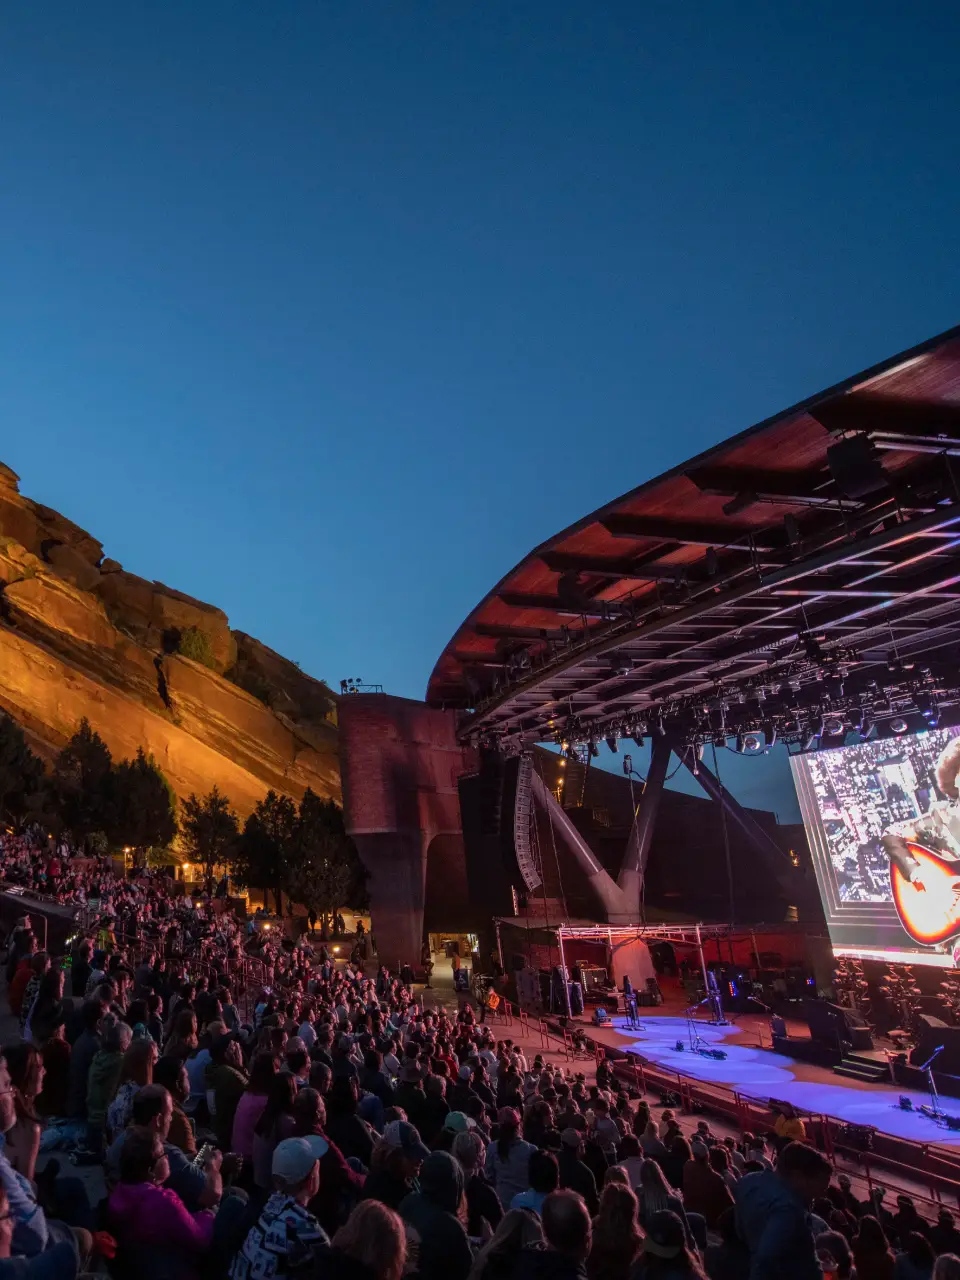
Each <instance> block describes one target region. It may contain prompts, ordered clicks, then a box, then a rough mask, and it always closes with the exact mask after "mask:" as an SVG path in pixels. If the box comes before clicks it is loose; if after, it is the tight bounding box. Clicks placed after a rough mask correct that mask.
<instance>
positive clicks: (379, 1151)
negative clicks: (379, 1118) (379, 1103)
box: [363, 1120, 430, 1210]
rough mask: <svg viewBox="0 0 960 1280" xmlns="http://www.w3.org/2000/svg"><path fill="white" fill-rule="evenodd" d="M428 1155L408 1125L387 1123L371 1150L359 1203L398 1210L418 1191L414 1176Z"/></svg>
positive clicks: (411, 1127) (400, 1122) (395, 1122)
mask: <svg viewBox="0 0 960 1280" xmlns="http://www.w3.org/2000/svg"><path fill="white" fill-rule="evenodd" d="M429 1154H430V1152H429V1150H428V1149H427V1148H426V1147H425V1146H424V1144H423V1143H422V1142H421V1140H420V1134H419V1133H418V1132H417V1130H416V1129H415V1128H414V1127H413V1125H412V1124H409V1123H408V1122H407V1121H406V1120H391V1121H390V1123H389V1124H388V1125H387V1126H386V1128H385V1129H384V1131H383V1137H382V1138H381V1139H380V1141H379V1142H378V1143H377V1145H376V1146H375V1147H374V1149H373V1156H372V1158H371V1161H370V1172H369V1173H368V1174H367V1180H366V1183H365V1184H364V1188H363V1199H364V1200H379V1201H380V1203H381V1204H385V1205H386V1206H387V1208H388V1209H394V1210H396V1209H399V1208H400V1204H401V1202H402V1201H403V1200H404V1199H406V1197H407V1196H408V1195H409V1194H410V1193H411V1192H412V1191H417V1190H419V1184H418V1182H417V1175H418V1174H419V1172H420V1166H421V1165H422V1164H423V1162H424V1160H426V1158H427V1156H428V1155H429Z"/></svg>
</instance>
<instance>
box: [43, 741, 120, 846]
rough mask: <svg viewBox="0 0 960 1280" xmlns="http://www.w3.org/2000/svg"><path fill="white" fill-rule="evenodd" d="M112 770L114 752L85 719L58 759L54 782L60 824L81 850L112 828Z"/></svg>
mask: <svg viewBox="0 0 960 1280" xmlns="http://www.w3.org/2000/svg"><path fill="white" fill-rule="evenodd" d="M112 766H113V758H112V756H111V755H110V749H109V748H108V746H107V744H106V743H105V742H104V740H103V739H102V738H101V737H100V735H99V734H98V733H95V732H94V730H93V729H91V727H90V722H89V721H88V720H87V719H86V718H84V719H83V720H81V721H80V727H79V729H78V730H77V732H76V733H75V734H74V735H73V737H72V738H71V739H70V741H69V742H68V743H67V745H66V746H65V747H64V748H63V750H62V751H61V752H60V754H59V756H57V760H56V763H55V764H54V767H53V778H52V789H53V794H54V797H55V802H56V806H57V810H58V812H59V815H60V821H61V823H62V825H63V827H64V828H65V829H66V830H67V831H69V832H70V834H71V835H72V836H73V838H74V840H75V842H76V843H77V845H78V846H79V847H81V848H87V847H89V840H90V837H91V836H92V835H93V833H94V832H95V831H107V830H109V828H110V826H111V825H112V817H113V795H112V785H111V783H112V777H111V774H112Z"/></svg>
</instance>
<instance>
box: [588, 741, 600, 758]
mask: <svg viewBox="0 0 960 1280" xmlns="http://www.w3.org/2000/svg"><path fill="white" fill-rule="evenodd" d="M589 745H590V754H591V755H592V756H598V755H599V754H600V748H599V747H598V746H597V744H596V743H595V742H594V741H593V739H592V738H591V739H590V744H589Z"/></svg>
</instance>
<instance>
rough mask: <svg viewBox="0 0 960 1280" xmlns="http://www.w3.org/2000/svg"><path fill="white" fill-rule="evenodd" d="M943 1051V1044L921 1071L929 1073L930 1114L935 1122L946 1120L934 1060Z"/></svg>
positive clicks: (935, 1050) (939, 1045)
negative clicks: (935, 1077) (934, 1075)
mask: <svg viewBox="0 0 960 1280" xmlns="http://www.w3.org/2000/svg"><path fill="white" fill-rule="evenodd" d="M943 1050H944V1046H943V1045H942V1044H938V1045H937V1047H936V1049H934V1051H933V1053H931V1055H930V1057H929V1058H928V1059H927V1060H926V1062H925V1063H924V1064H923V1066H922V1067H921V1068H920V1070H921V1071H925V1072H926V1073H927V1084H928V1086H929V1088H930V1114H931V1117H932V1119H934V1120H942V1119H944V1114H943V1112H942V1111H941V1110H940V1095H939V1094H938V1093H937V1083H936V1081H935V1080H934V1078H933V1063H934V1060H935V1059H936V1058H938V1057H939V1056H940V1054H941V1053H943Z"/></svg>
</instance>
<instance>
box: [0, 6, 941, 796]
mask: <svg viewBox="0 0 960 1280" xmlns="http://www.w3.org/2000/svg"><path fill="white" fill-rule="evenodd" d="M958 37H960V11H958V10H957V8H956V6H953V5H948V4H946V3H934V4H931V5H918V6H908V5H904V4H901V3H888V2H886V0H873V2H872V3H857V2H856V0H851V2H850V3H847V4H844V5H836V4H826V3H817V2H815V0H814V2H812V3H811V2H807V3H802V4H801V3H790V2H789V0H781V2H779V3H777V4H775V5H770V4H768V3H762V4H761V3H753V2H751V0H743V2H742V3H740V2H738V3H737V4H724V3H717V2H716V0H710V2H707V0H688V3H685V4H677V3H675V2H673V3H666V2H665V3H657V2H655V0H654V2H650V3H647V2H641V0H631V2H630V3H617V0H608V2H607V3H605V4H584V3H576V4H574V3H565V0H550V2H549V3H547V2H543V3H540V2H538V0H528V2H527V3H524V4H519V5H509V4H507V3H505V2H500V0H474V2H473V3H469V2H467V0H442V2H439V0H438V2H437V3H431V2H430V0H403V2H401V3H394V4H389V5H388V4H381V3H370V4H361V3H358V2H357V0H346V2H344V0H338V2H337V3H332V2H329V3H324V2H322V0H269V3H268V2H267V0H247V2H245V3H242V4H240V3H236V0H232V2H231V3H221V2H220V0H202V3H199V4H198V3H196V0H184V2H180V0H164V3H163V4H151V5H148V4H145V3H139V2H137V0H134V2H132V3H131V0H124V2H123V3H121V2H120V0H86V2H85V3H83V4H76V3H70V4H68V3H65V2H63V0H46V3H44V4H40V5H19V6H15V5H7V6H4V8H3V12H2V14H0V157H2V163H3V171H4V181H3V183H2V184H0V290H2V300H3V301H2V305H0V351H2V360H0V421H2V422H3V426H4V430H3V435H2V442H0V458H2V460H4V461H5V462H7V463H8V464H10V465H11V466H13V467H14V468H15V469H16V470H17V471H18V472H19V473H20V474H21V476H22V478H23V488H24V491H25V492H27V493H29V494H30V495H32V496H35V497H37V498H40V499H42V500H43V501H44V502H46V503H48V504H50V505H52V506H55V507H57V508H59V509H60V510H62V511H64V512H65V513H67V514H69V515H70V516H71V517H72V518H73V519H75V520H76V521H77V522H78V523H80V524H82V525H84V526H86V527H88V528H89V529H90V530H91V531H93V532H94V533H95V534H96V535H97V536H98V537H99V538H101V539H102V541H103V542H104V545H105V547H106V550H107V553H108V554H109V555H111V556H113V557H114V558H116V559H118V560H120V561H122V562H123V564H124V565H125V567H127V568H128V569H130V570H132V571H134V572H136V573H140V574H143V575H145V576H147V577H150V578H157V579H160V580H162V581H164V582H167V583H169V584H171V585H175V586H176V587H178V588H180V589H181V590H184V591H187V592H190V593H192V594H194V595H197V596H199V597H201V598H203V599H206V600H210V601H212V602H214V603H216V604H218V605H220V606H221V607H222V608H224V609H225V610H226V611H227V612H228V613H229V615H230V618H231V621H232V623H233V625H234V626H236V627H240V628H242V629H244V630H247V631H250V632H252V633H253V634H255V635H257V636H258V637H260V638H261V639H262V640H264V641H265V642H266V643H268V644H270V645H272V646H274V647H275V648H277V649H278V650H280V651H281V652H282V653H284V654H286V655H287V656H289V657H291V658H294V659H296V660H297V661H299V662H300V663H301V664H302V666H303V667H304V669H306V670H308V671H310V672H312V673H313V674H315V675H319V676H324V677H325V678H326V679H327V680H328V681H329V682H330V683H331V684H334V685H335V684H336V682H337V681H338V680H339V679H340V678H341V677H342V676H345V675H355V676H356V675H359V676H362V677H363V678H364V679H366V680H368V681H377V682H380V683H382V684H383V685H384V686H385V687H386V688H387V689H388V690H389V691H391V692H395V693H401V694H405V695H409V696H414V697H419V696H422V694H423V692H424V689H425V686H426V680H427V677H428V675H429V672H430V669H431V667H432V665H433V662H434V660H435V658H436V656H437V655H438V654H439V652H440V651H441V649H442V647H443V645H444V644H445V643H446V641H447V640H448V638H449V637H450V635H451V634H452V633H453V631H454V630H455V628H456V627H457V625H458V623H459V622H460V621H461V619H462V618H463V617H464V615H465V614H466V613H467V612H468V611H469V610H470V609H471V608H472V606H473V605H474V604H475V603H476V602H477V600H478V599H479V598H480V597H481V596H482V595H483V594H484V593H485V592H486V590H488V589H489V587H490V586H491V585H492V584H493V583H494V582H495V581H496V580H497V579H498V578H499V577H500V576H501V575H502V574H503V573H504V572H505V571H506V570H507V569H508V568H510V566H512V565H513V564H514V563H515V562H516V561H517V560H518V559H520V558H521V557H522V556H523V555H524V553H525V552H526V551H528V550H529V549H530V547H532V546H533V545H534V544H536V543H537V542H539V541H540V540H542V539H543V538H545V537H547V536H548V535H550V534H551V533H553V532H555V531H556V530H557V529H559V528H561V527H563V526H564V525H566V524H568V523H570V522H571V521H573V520H575V519H576V518H578V517H579V516H580V515H582V514H583V513H584V512H586V511H589V510H591V509H592V508H594V507H596V506H598V505H599V504H600V503H602V502H605V501H607V500H608V499H610V498H612V497H613V496H615V495H617V494H619V493H621V492H623V491H624V490H626V489H629V488H631V487H632V486H633V485H635V484H637V483H639V482H640V481H642V480H644V479H647V478H648V477H650V476H652V475H655V474H657V473H658V472H660V471H662V470H664V469H665V468H667V467H669V466H671V465H673V464H675V463H677V462H679V461H682V460H683V459H684V458H686V457H688V456H690V455H691V454H693V453H695V452H697V451H698V450H700V449H703V448H705V447H706V446H708V445H710V444H713V443H714V442H716V441H718V440H721V439H723V438H724V437H725V436H727V435H729V434H730V433H732V432H734V431H736V430H739V429H741V428H742V427H744V426H746V425H748V424H750V423H751V422H753V421H755V420H757V419H759V418H762V417H764V416H766V415H767V414H770V413H772V412H775V411H776V410H778V409H781V408H782V407H784V406H785V405H787V404H789V403H790V402H792V401H794V400H796V399H799V398H800V397H802V396H804V395H807V394H809V393H811V392H813V391H816V390H818V389H820V388H821V387H823V386H826V385H828V384H829V383H831V382H832V381H834V380H836V379H838V378H841V377H844V376H846V375H847V374H849V373H851V372H853V371H855V370H857V369H859V368H861V367H863V366H866V365H868V364H869V363H871V362H872V361H875V360H878V359H881V358H883V357H885V356H888V355H890V354H892V353H894V352H896V351H897V350H900V349H901V348H903V347H905V346H908V345H910V344H912V343H914V342H917V341H919V340H921V339H923V338H926V337H928V336H930V335H931V334H933V333H936V332H937V331H939V330H941V329H944V328H947V327H948V326H950V325H951V324H954V323H956V322H957V321H958V319H960V306H958V284H960V279H958V275H960V267H958V255H957V252H956V243H955V242H956V228H957V226H958V224H960V218H958V214H960V181H958V171H957V164H956V158H957V154H958V146H957V141H958V139H957V126H956V121H957V120H958V119H960V110H958V108H960V87H958V77H957V75H956V50H957V47H958ZM741 764H742V766H743V768H748V769H750V770H751V773H750V774H749V776H747V775H745V781H743V782H742V783H737V784H736V785H737V786H738V787H739V788H740V790H741V791H742V794H743V796H744V798H746V799H748V800H753V801H755V802H756V801H758V800H760V799H765V800H767V801H768V802H770V803H773V802H776V807H778V808H779V809H781V810H782V811H784V816H787V812H786V810H787V809H788V807H789V806H790V805H791V804H792V803H793V802H792V787H791V784H790V782H789V776H788V774H787V772H786V765H785V763H784V762H783V761H781V762H780V764H779V765H778V766H776V767H774V768H772V769H771V766H770V762H769V761H766V762H760V763H758V762H755V761H750V762H747V763H746V764H743V762H741ZM759 770H766V773H765V774H764V775H763V777H762V778H761V777H760V774H759V773H758V771H759Z"/></svg>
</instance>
